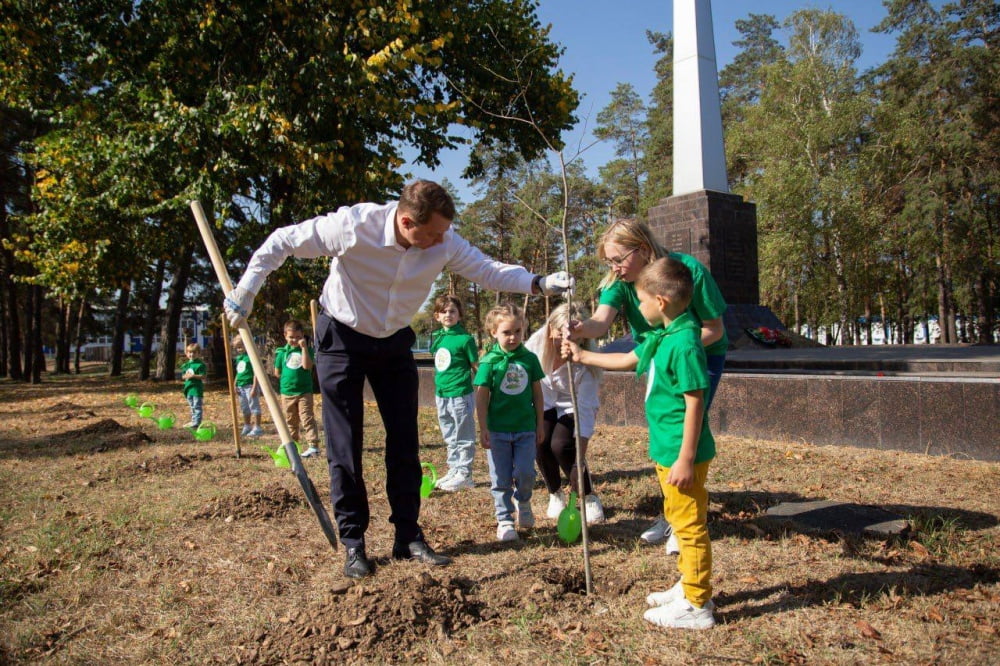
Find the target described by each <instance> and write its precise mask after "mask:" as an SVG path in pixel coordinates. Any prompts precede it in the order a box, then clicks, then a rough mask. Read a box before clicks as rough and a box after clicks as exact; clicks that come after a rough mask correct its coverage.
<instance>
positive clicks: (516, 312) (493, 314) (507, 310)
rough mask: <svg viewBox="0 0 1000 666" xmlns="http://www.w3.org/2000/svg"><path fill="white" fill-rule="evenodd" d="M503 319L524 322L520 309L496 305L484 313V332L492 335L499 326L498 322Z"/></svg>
mask: <svg viewBox="0 0 1000 666" xmlns="http://www.w3.org/2000/svg"><path fill="white" fill-rule="evenodd" d="M504 319H514V320H515V321H523V320H524V312H522V311H521V308H519V307H517V306H516V305H498V306H496V307H495V308H493V309H492V310H490V311H489V312H487V313H486V330H487V331H489V332H490V335H493V334H494V333H495V332H496V330H497V326H499V325H500V321H501V320H504Z"/></svg>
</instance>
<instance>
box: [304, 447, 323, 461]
mask: <svg viewBox="0 0 1000 666" xmlns="http://www.w3.org/2000/svg"><path fill="white" fill-rule="evenodd" d="M318 455H319V449H317V448H316V447H315V446H310V447H309V448H308V449H306V450H305V451H303V452H302V457H303V458H312V457H313V456H318Z"/></svg>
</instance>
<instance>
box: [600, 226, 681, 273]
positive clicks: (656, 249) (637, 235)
mask: <svg viewBox="0 0 1000 666" xmlns="http://www.w3.org/2000/svg"><path fill="white" fill-rule="evenodd" d="M607 243H614V244H615V245H620V246H622V247H624V248H627V249H629V250H634V251H636V252H641V251H642V250H646V251H647V252H648V253H649V263H652V262H654V261H656V260H657V259H660V258H662V257H665V256H667V254H668V253H667V250H666V249H664V247H663V246H662V245H660V244H659V243H657V242H656V239H655V238H653V232H652V231H650V230H649V227H647V226H646V224H645V223H643V222H640V221H639V220H637V219H635V218H632V217H623V218H621V219H619V220H616V221H615V222H614V223H612V225H611V226H610V227H608V228H607V230H606V231H605V232H604V233H603V234H602V235H601V240H600V241H599V242H598V243H597V258H598V259H600V260H601V261H606V259H607V255H606V254H605V253H604V246H605V245H606V244H607ZM616 280H618V276H617V275H615V272H614V271H613V270H609V271H608V274H607V275H605V276H604V279H602V280H601V283H600V284H599V285H597V288H598V289H604V288H605V287H607V286H609V285H611V284H613V283H614V282H615V281H616Z"/></svg>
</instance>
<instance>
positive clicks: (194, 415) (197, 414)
mask: <svg viewBox="0 0 1000 666" xmlns="http://www.w3.org/2000/svg"><path fill="white" fill-rule="evenodd" d="M187 401H188V405H189V406H190V407H191V422H192V423H194V425H195V427H197V426H199V425H201V406H202V405H203V404H205V398H203V397H202V396H200V395H189V396H188V397H187Z"/></svg>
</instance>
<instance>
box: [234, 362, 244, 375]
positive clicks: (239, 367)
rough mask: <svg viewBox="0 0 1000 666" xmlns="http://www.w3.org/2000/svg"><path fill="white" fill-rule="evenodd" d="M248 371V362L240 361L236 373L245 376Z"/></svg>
mask: <svg viewBox="0 0 1000 666" xmlns="http://www.w3.org/2000/svg"><path fill="white" fill-rule="evenodd" d="M246 371H247V362H246V361H238V362H237V363H236V372H238V373H240V374H243V373H244V372H246Z"/></svg>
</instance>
